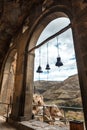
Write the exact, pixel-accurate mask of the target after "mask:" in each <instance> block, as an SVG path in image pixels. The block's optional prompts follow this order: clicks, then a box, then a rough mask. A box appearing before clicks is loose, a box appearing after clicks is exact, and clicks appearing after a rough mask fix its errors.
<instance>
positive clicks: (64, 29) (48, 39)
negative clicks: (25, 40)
mask: <svg viewBox="0 0 87 130" xmlns="http://www.w3.org/2000/svg"><path fill="white" fill-rule="evenodd" d="M69 28H71V23H70V24H69V25H68V26H66V27H65V28H63V29H61V30H60V31H58V32H57V33H55V34H54V35H52V36H50V37H48V38H47V39H45V40H44V41H43V42H41V43H40V44H39V45H37V46H34V47H33V48H31V49H30V50H29V51H28V53H30V52H31V51H33V50H35V49H37V48H39V47H40V46H42V45H44V44H45V43H46V42H48V41H50V40H51V39H53V38H55V37H56V36H58V35H60V34H61V33H63V32H65V31H66V30H68V29H69Z"/></svg>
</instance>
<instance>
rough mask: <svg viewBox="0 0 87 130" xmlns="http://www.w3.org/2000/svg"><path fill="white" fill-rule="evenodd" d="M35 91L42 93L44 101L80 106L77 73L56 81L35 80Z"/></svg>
mask: <svg viewBox="0 0 87 130" xmlns="http://www.w3.org/2000/svg"><path fill="white" fill-rule="evenodd" d="M34 86H35V92H36V93H40V94H42V95H43V97H44V100H45V102H46V103H55V104H57V105H64V106H78V107H80V106H82V102H81V94H80V86H79V81H78V75H73V76H70V77H69V78H67V79H66V80H64V81H63V82H58V81H40V82H39V81H35V83H34Z"/></svg>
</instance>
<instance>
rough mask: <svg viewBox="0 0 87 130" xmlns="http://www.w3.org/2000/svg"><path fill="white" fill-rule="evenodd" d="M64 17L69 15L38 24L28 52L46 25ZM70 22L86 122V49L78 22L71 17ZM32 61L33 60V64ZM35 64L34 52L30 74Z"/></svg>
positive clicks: (30, 63)
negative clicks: (81, 43)
mask: <svg viewBox="0 0 87 130" xmlns="http://www.w3.org/2000/svg"><path fill="white" fill-rule="evenodd" d="M58 13H59V14H58ZM62 16H64V17H67V15H66V14H64V13H61V12H55V13H53V15H52V14H51V15H48V17H47V16H46V17H45V18H43V21H41V22H40V24H38V26H37V28H36V30H34V33H33V35H32V38H31V39H30V42H29V48H28V50H30V49H31V48H33V47H34V46H35V45H36V42H37V39H38V38H39V36H40V33H41V32H42V31H43V29H44V28H45V27H46V25H47V24H48V23H49V21H51V20H53V19H55V18H58V17H62ZM70 20H71V24H72V31H73V37H74V47H75V52H76V60H77V67H78V75H79V82H80V89H81V94H82V102H83V109H84V115H85V120H87V118H86V112H87V111H86V102H85V100H86V91H84V89H86V88H87V82H86V73H84V74H83V73H82V71H83V69H84V63H83V59H82V54H81V53H82V50H81V49H83V48H84V47H83V48H81V46H79V45H78V42H79V39H78V38H77V37H78V36H77V35H78V34H77V33H78V31H79V28H78V29H76V28H77V25H76V22H77V21H75V19H72V16H71V17H70ZM75 25H76V26H75ZM84 49H85V48H84ZM84 49H83V50H84ZM85 51H86V50H85ZM32 56H33V58H32ZM30 59H31V60H32V62H31V60H30ZM33 62H34V50H33V51H32V52H31V53H30V54H28V66H29V65H30V66H31V67H29V72H30V69H31V68H32V69H31V70H32V72H33V67H32V66H34V64H33ZM85 65H86V64H85ZM27 77H29V75H28V73H27ZM32 77H33V75H32ZM32 79H33V78H32ZM27 81H29V80H28V79H27ZM30 82H31V87H33V84H32V81H30ZM30 82H29V83H30ZM26 83H28V82H26ZM85 83H86V84H85ZM27 85H28V84H27ZM84 92H85V94H84Z"/></svg>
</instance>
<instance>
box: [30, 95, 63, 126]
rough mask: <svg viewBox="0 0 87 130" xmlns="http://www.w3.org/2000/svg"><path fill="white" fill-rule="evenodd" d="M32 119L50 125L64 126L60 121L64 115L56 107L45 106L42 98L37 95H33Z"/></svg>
mask: <svg viewBox="0 0 87 130" xmlns="http://www.w3.org/2000/svg"><path fill="white" fill-rule="evenodd" d="M32 113H33V119H35V120H38V121H43V122H47V123H49V124H51V125H59V126H65V124H64V123H63V122H62V121H61V120H63V119H64V115H63V114H62V112H61V111H60V109H59V108H58V107H57V105H46V104H45V103H44V100H43V96H42V95H39V94H34V95H33V110H32Z"/></svg>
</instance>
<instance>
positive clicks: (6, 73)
mask: <svg viewBox="0 0 87 130" xmlns="http://www.w3.org/2000/svg"><path fill="white" fill-rule="evenodd" d="M16 62H17V52H16V49H13V50H12V51H11V52H10V54H8V56H7V58H6V61H5V65H4V69H3V78H2V87H1V94H0V102H1V105H0V114H1V115H5V114H7V109H8V105H12V100H13V93H14V83H15V73H16ZM10 107H11V106H10ZM9 111H10V112H11V109H9ZM6 116H7V115H6Z"/></svg>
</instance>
